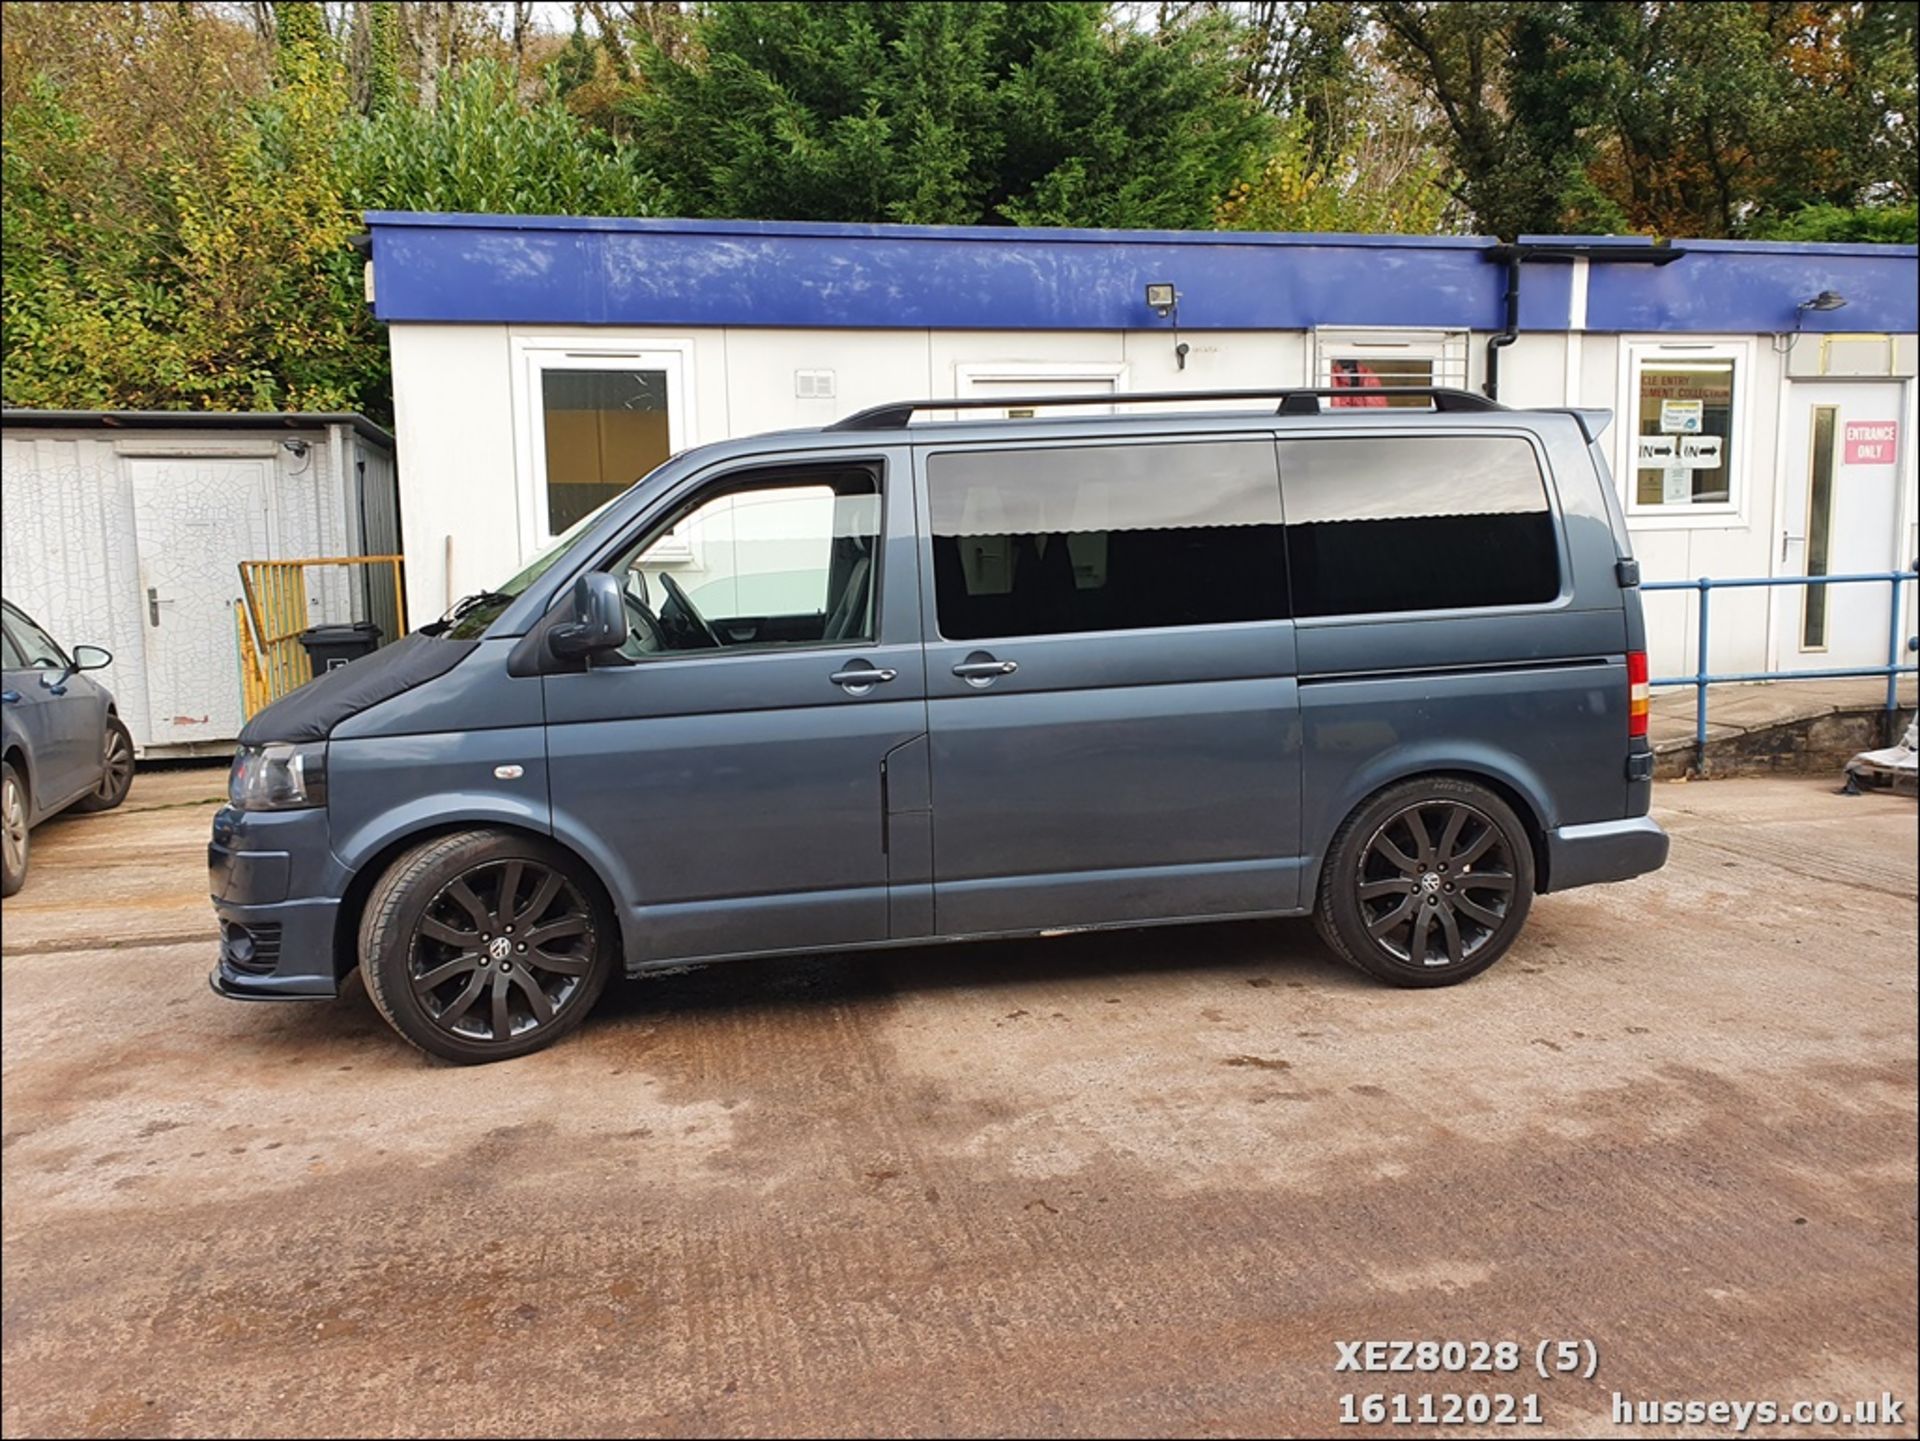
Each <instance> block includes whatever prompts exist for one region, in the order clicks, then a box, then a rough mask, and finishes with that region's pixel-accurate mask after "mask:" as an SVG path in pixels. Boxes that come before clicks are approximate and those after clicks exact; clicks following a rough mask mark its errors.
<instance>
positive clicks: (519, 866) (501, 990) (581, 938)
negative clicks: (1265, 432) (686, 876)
mask: <svg viewBox="0 0 1920 1441" xmlns="http://www.w3.org/2000/svg"><path fill="white" fill-rule="evenodd" d="M595 945H596V939H595V935H594V925H593V913H592V911H591V910H590V909H589V908H588V906H587V902H586V898H585V897H584V896H582V895H581V894H580V892H579V890H578V889H577V888H576V887H575V886H574V885H573V883H572V882H571V881H569V880H568V879H567V878H566V877H565V876H563V875H561V874H560V873H559V872H558V871H555V870H552V869H550V868H548V867H546V866H543V865H541V864H540V863H539V862H537V861H526V860H505V861H491V862H488V863H487V864H485V865H479V866H475V867H474V868H473V869H472V870H469V871H467V872H465V873H464V874H462V875H460V876H458V877H456V878H455V879H454V880H452V881H451V882H449V883H448V884H447V885H445V886H443V887H442V888H441V890H440V892H439V894H438V895H436V896H435V897H434V898H433V900H432V901H431V902H429V903H428V905H427V909H426V913H425V914H424V915H423V916H421V918H420V919H419V920H418V921H417V922H416V923H415V924H414V928H413V948H412V954H411V956H410V957H409V964H408V967H407V980H408V982H409V984H410V985H411V986H412V988H413V993H414V995H415V996H416V997H417V998H418V999H419V1001H420V1003H421V1005H422V1007H423V1008H424V1009H425V1010H426V1012H427V1014H428V1015H429V1016H431V1017H432V1018H433V1023H434V1024H435V1025H436V1026H438V1027H439V1028H440V1029H441V1030H443V1031H446V1032H447V1033H448V1034H450V1035H453V1036H457V1037H459V1038H461V1039H463V1040H468V1041H482V1042H485V1041H492V1042H496V1043H498V1042H504V1041H509V1040H512V1039H514V1038H515V1037H517V1036H525V1035H526V1034H527V1033H528V1032H530V1031H534V1030H537V1029H538V1028H539V1027H541V1026H544V1025H547V1024H549V1023H550V1022H552V1021H553V1020H554V1019H555V1018H556V1017H557V1016H558V1015H559V1014H560V1012H561V1011H562V1010H564V1009H565V1008H566V1007H567V1006H568V1005H569V1004H570V1003H571V1002H573V1001H574V1000H575V999H576V998H577V997H578V996H579V994H580V993H581V990H582V985H583V983H584V981H585V979H586V975H587V972H588V971H589V970H590V969H591V968H592V966H593V957H594V950H595Z"/></svg>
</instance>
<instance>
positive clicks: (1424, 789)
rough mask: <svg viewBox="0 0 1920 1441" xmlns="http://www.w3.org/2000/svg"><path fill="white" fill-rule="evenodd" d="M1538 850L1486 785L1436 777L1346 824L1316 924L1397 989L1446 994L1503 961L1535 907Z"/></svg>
mask: <svg viewBox="0 0 1920 1441" xmlns="http://www.w3.org/2000/svg"><path fill="white" fill-rule="evenodd" d="M1533 876H1534V869H1533V846H1532V843H1531V841H1530V840H1529V839H1528V836H1527V831H1526V827H1525V826H1523V825H1522V824H1521V823H1520V818H1519V817H1518V816H1517V815H1515V814H1514V812H1513V808H1512V807H1511V806H1509V805H1508V804H1507V803H1506V802H1505V801H1504V800H1502V799H1501V798H1500V797H1499V796H1497V795H1495V794H1494V793H1493V792H1492V791H1491V790H1489V789H1487V788H1486V787H1485V786H1481V785H1475V784H1474V783H1473V782H1471V781H1463V780H1456V779H1454V778H1452V777H1450V776H1429V777H1424V778H1421V779H1418V780H1411V781H1404V782H1402V783H1401V784H1399V785H1395V786H1390V787H1388V788H1387V789H1386V790H1384V791H1382V792H1380V794H1378V795H1376V796H1374V797H1373V798H1372V799H1371V800H1369V801H1368V802H1367V803H1366V804H1365V805H1363V806H1361V807H1360V809H1359V810H1357V811H1355V812H1354V813H1353V815H1351V816H1349V817H1348V818H1347V821H1346V823H1345V824H1344V825H1342V826H1341V827H1340V829H1339V831H1338V832H1337V833H1336V834H1335V836H1334V839H1333V845H1332V846H1331V847H1330V848H1329V850H1328V855H1327V861H1326V865H1325V866H1324V867H1323V868H1322V870H1321V873H1320V894H1319V899H1318V903H1317V904H1316V906H1315V908H1314V921H1315V923H1316V925H1317V926H1318V927H1319V930H1320V934H1321V936H1322V937H1323V938H1324V939H1325V940H1326V942H1327V944H1328V945H1329V946H1331V947H1332V949H1333V951H1334V952H1335V954H1337V955H1338V956H1340V958H1341V959H1342V960H1345V961H1347V962H1349V963H1350V964H1352V965H1355V966H1358V967H1359V968H1360V969H1361V970H1363V971H1365V972H1367V973H1368V974H1369V975H1371V976H1375V977H1378V978H1379V979H1380V980H1383V981H1386V982H1388V983H1390V984H1392V985H1396V986H1446V985H1452V984H1453V983H1455V982H1457V981H1464V980H1466V979H1467V978H1468V977H1469V976H1477V975H1479V974H1480V972H1482V971H1484V970H1485V969H1486V968H1487V967H1488V966H1490V965H1492V964H1493V963H1494V962H1495V961H1497V960H1499V959H1500V956H1501V955H1502V953H1504V952H1505V951H1506V949H1507V947H1509V946H1511V945H1512V944H1513V941H1514V937H1515V936H1517V935H1518V934H1519V933H1520V928H1521V927H1522V926H1523V925H1525V924H1526V919H1527V910H1528V908H1529V907H1530V906H1531V905H1532V903H1533Z"/></svg>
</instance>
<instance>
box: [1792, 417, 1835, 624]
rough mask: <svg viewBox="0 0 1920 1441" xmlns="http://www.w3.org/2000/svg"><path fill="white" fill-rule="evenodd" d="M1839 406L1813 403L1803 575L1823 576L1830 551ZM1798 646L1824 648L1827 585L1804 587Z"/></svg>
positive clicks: (1829, 587)
mask: <svg viewBox="0 0 1920 1441" xmlns="http://www.w3.org/2000/svg"><path fill="white" fill-rule="evenodd" d="M1838 415H1839V407H1837V406H1832V405H1820V406H1815V407H1814V411H1813V445H1812V452H1813V453H1812V456H1811V459H1810V462H1809V465H1808V474H1807V574H1808V575H1825V574H1827V567H1828V565H1829V562H1830V557H1831V553H1832V550H1833V448H1834V431H1835V430H1836V429H1837V427H1836V426H1835V424H1834V421H1835V418H1836V417H1837V416H1838ZM1804 589H1805V592H1806V599H1805V603H1804V604H1803V606H1802V607H1801V616H1800V649H1802V650H1825V649H1826V648H1827V592H1828V591H1829V590H1831V589H1832V587H1831V586H1825V585H1810V586H1806V587H1804Z"/></svg>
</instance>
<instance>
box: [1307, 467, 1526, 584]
mask: <svg viewBox="0 0 1920 1441" xmlns="http://www.w3.org/2000/svg"><path fill="white" fill-rule="evenodd" d="M1280 475H1281V483H1282V488H1283V490H1284V491H1285V494H1286V501H1287V560H1288V566H1289V569H1290V571H1291V573H1292V576H1293V605H1294V611H1295V613H1296V614H1298V615H1303V616H1314V615H1363V614H1367V613H1369V612H1374V611H1408V610H1447V609H1453V608H1457V607H1462V606H1489V605H1525V604H1529V603H1534V602H1539V601H1547V600H1552V599H1553V598H1554V597H1555V596H1557V595H1558V594H1559V593H1560V561H1559V548H1558V546H1557V544H1556V542H1555V539H1554V527H1553V513H1552V511H1551V509H1550V508H1549V506H1548V504H1547V489H1546V484H1545V482H1544V481H1543V480H1542V479H1541V475H1540V467H1539V464H1538V462H1537V461H1536V460H1535V459H1534V453H1533V447H1532V446H1530V445H1528V444H1527V442H1526V441H1525V440H1522V439H1520V438H1519V437H1517V436H1513V437H1508V436H1470V435H1424V436H1381V437H1379V438H1377V439H1370V438H1366V437H1355V438H1351V439H1347V438H1342V439H1328V440H1284V441H1282V442H1281V443H1280Z"/></svg>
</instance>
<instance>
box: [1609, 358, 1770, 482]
mask: <svg viewBox="0 0 1920 1441" xmlns="http://www.w3.org/2000/svg"><path fill="white" fill-rule="evenodd" d="M1628 355H1629V374H1628V383H1627V395H1628V403H1629V405H1630V407H1631V409H1632V418H1631V424H1630V425H1629V426H1628V427H1627V435H1628V438H1629V443H1630V444H1631V445H1632V446H1633V453H1632V455H1631V456H1629V457H1628V467H1627V473H1628V474H1629V475H1631V476H1632V481H1631V483H1630V486H1629V488H1628V501H1629V508H1630V509H1631V510H1633V511H1634V512H1636V513H1638V514H1642V515H1686V514H1697V513H1702V512H1704V513H1707V514H1726V513H1730V512H1733V511H1735V510H1737V509H1738V507H1739V502H1740V499H1741V497H1740V486H1739V480H1740V476H1741V470H1740V467H1742V466H1744V465H1745V464H1746V454H1745V446H1746V437H1745V434H1744V432H1743V429H1742V415H1743V413H1744V408H1745V402H1746V397H1745V395H1744V393H1743V388H1744V385H1745V374H1744V363H1745V358H1746V357H1745V351H1744V349H1736V348H1732V347H1725V346H1711V345H1686V346H1678V345H1676V346H1630V347H1628Z"/></svg>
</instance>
